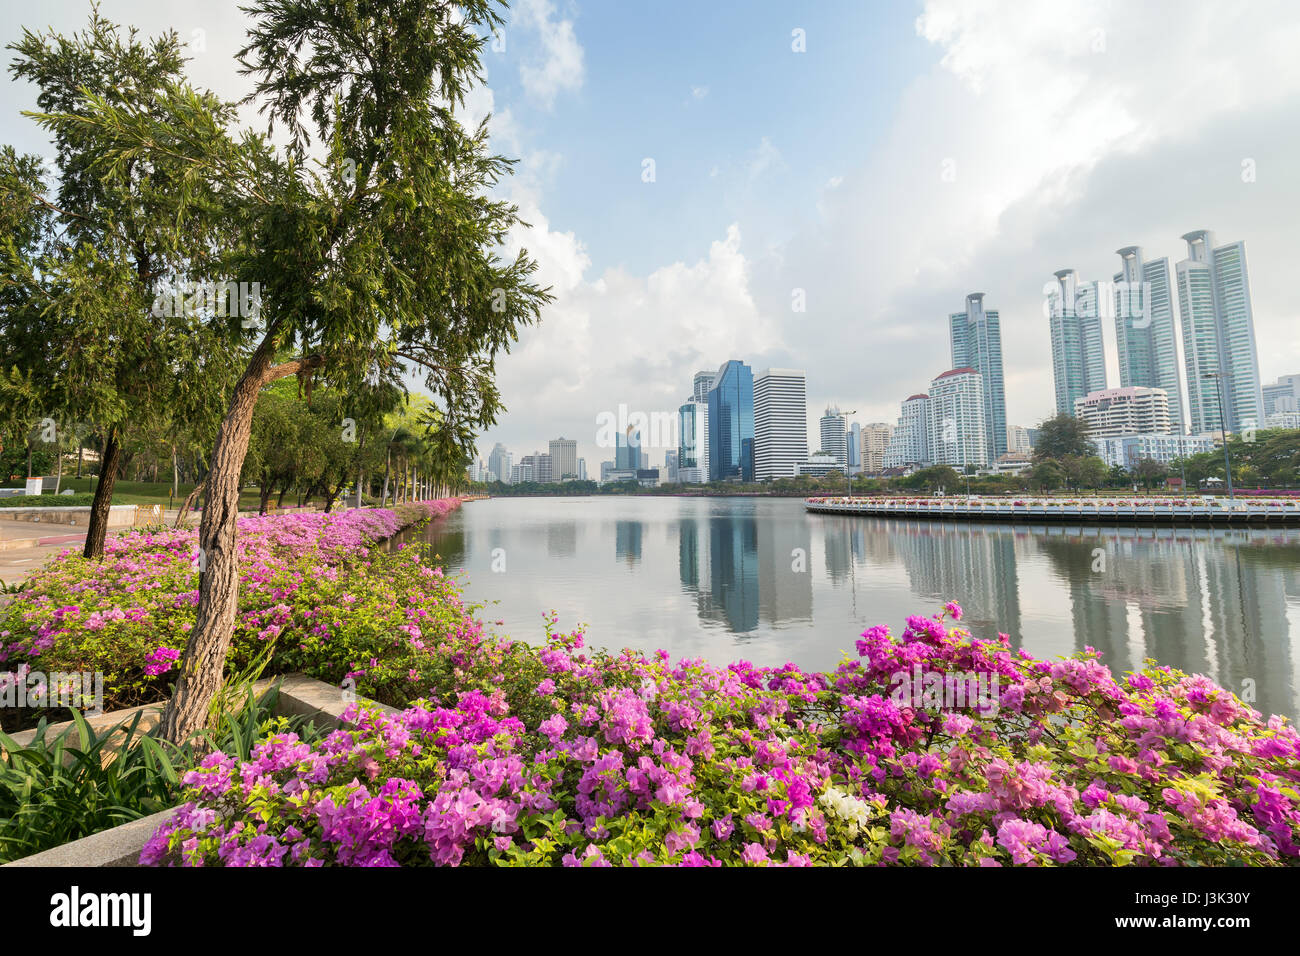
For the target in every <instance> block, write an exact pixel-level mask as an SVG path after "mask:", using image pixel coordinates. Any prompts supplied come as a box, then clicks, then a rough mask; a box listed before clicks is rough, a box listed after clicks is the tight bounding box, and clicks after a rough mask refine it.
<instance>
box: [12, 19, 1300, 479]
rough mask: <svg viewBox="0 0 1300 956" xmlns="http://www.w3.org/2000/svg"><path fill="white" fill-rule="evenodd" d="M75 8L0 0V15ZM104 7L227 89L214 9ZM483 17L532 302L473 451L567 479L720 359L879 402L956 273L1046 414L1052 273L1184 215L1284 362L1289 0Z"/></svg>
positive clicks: (221, 30)
mask: <svg viewBox="0 0 1300 956" xmlns="http://www.w3.org/2000/svg"><path fill="white" fill-rule="evenodd" d="M88 9H89V4H88V3H86V2H83V0H75V2H74V0H51V2H47V3H44V4H41V5H28V6H22V5H16V4H9V5H7V6H6V8H5V9H4V11H3V12H0V37H3V40H4V42H5V43H8V42H12V40H13V39H15V38H16V37H17V36H18V33H19V27H20V25H22V24H25V25H28V26H34V27H41V26H46V25H53V26H54V27H55V28H56V29H59V30H64V31H66V30H71V29H76V28H78V27H80V26H81V25H83V24H84V22H85V19H86V14H87V11H88ZM101 9H102V12H103V13H104V15H106V16H107V17H109V18H110V19H113V20H115V21H117V22H120V23H130V24H135V25H137V26H139V27H140V28H141V29H142V30H143V31H144V32H146V33H157V32H159V31H160V30H163V29H166V28H175V29H176V30H177V31H178V32H179V33H180V34H181V36H182V38H188V39H191V42H192V43H193V46H194V48H193V51H192V52H193V60H192V62H191V64H190V75H191V77H192V80H193V82H194V83H195V84H196V85H199V86H204V87H208V88H211V89H213V90H215V91H217V92H218V93H220V94H221V95H223V96H226V97H227V98H231V99H234V98H238V97H239V96H241V95H242V94H243V93H244V92H246V86H245V81H244V80H243V79H242V78H240V77H239V76H238V75H237V74H236V71H235V65H234V63H233V59H232V56H233V53H234V51H235V50H236V49H237V48H238V47H239V45H240V44H241V41H242V38H243V34H244V30H245V29H246V26H247V24H246V22H245V20H244V16H243V14H241V13H240V12H239V10H238V4H237V3H235V2H228V0H221V2H206V3H200V2H196V0H191V2H184V0H103V3H102V4H101ZM508 16H509V20H508V23H507V25H506V28H505V31H504V39H505V45H504V50H501V51H497V50H493V49H491V48H489V49H487V50H486V51H485V66H486V69H487V73H488V81H487V84H486V85H485V86H482V87H480V88H478V89H476V90H474V91H473V93H472V94H471V96H470V98H469V100H468V102H467V103H466V106H465V115H466V118H467V119H469V120H475V119H477V118H479V117H482V116H484V115H487V114H488V113H491V114H492V116H493V119H492V122H491V132H492V139H493V145H494V147H495V148H496V149H498V150H499V151H500V152H502V153H504V154H506V155H510V156H516V157H519V158H520V160H521V162H520V164H519V167H518V171H517V174H516V175H515V176H514V177H512V178H511V179H510V180H508V181H507V182H506V183H504V184H503V185H502V186H501V191H502V193H503V194H504V195H506V196H508V197H510V198H511V199H512V200H513V201H515V202H516V203H518V205H519V206H520V209H521V210H522V212H523V215H524V218H525V219H527V220H528V221H529V222H530V223H531V228H529V229H527V230H522V229H521V230H518V231H517V232H516V233H515V234H514V235H512V237H511V240H510V244H509V245H510V250H513V249H515V248H518V247H526V248H527V249H528V250H529V253H530V254H532V255H533V256H535V257H536V258H537V259H538V261H539V262H540V265H541V269H540V273H539V279H540V281H541V282H543V283H544V284H546V285H549V286H551V287H552V289H553V291H554V294H555V296H556V299H555V302H554V304H553V305H552V306H550V307H549V308H548V309H547V310H546V312H545V314H544V316H543V319H542V322H541V323H540V325H538V326H536V327H534V328H530V329H527V330H525V331H524V332H523V334H522V335H521V339H520V342H519V343H518V344H517V346H516V347H515V348H514V349H513V350H512V352H511V353H510V354H509V355H506V356H503V357H502V358H501V359H500V361H499V363H498V371H499V381H500V384H501V388H502V392H503V397H504V399H505V402H506V405H507V408H508V412H507V413H506V414H505V415H504V416H503V417H502V419H501V421H500V422H499V423H498V425H497V426H495V427H494V428H492V429H490V430H489V431H488V433H487V434H485V435H484V436H483V437H482V440H481V442H480V446H479V448H480V453H481V454H482V456H483V457H485V458H486V456H487V454H488V452H489V451H490V450H491V448H492V445H493V443H494V442H496V441H501V442H502V443H504V444H505V445H506V446H507V447H508V448H510V449H511V450H512V451H513V452H514V453H515V455H516V458H518V457H519V456H522V455H524V454H528V453H530V452H532V451H535V450H545V448H546V442H547V440H548V439H550V438H555V437H559V436H560V435H564V436H566V437H571V438H576V439H577V440H578V441H579V453H580V454H581V455H583V456H584V457H586V458H587V460H588V465H589V468H590V470H591V471H593V472H595V471H596V470H597V468H598V463H599V461H600V460H601V459H602V458H609V457H612V455H611V452H610V450H609V449H602V448H599V447H597V445H596V432H597V420H598V416H600V415H601V414H602V413H609V412H616V411H617V409H618V406H619V405H620V404H624V405H626V406H627V407H628V408H629V409H630V410H639V411H643V412H646V413H654V412H664V411H670V410H673V409H675V408H676V407H677V405H678V404H680V402H681V401H682V399H683V398H684V397H685V395H686V394H687V392H688V391H689V389H690V383H691V376H692V374H693V373H694V372H695V371H696V370H697V369H716V368H717V367H718V366H719V365H720V364H722V363H723V362H724V361H726V360H728V359H731V358H740V359H743V360H745V361H747V362H749V363H750V364H751V365H752V366H753V368H754V369H755V371H756V372H757V371H761V370H762V369H763V368H766V367H768V366H777V367H793V368H802V369H805V370H806V371H807V374H808V412H809V424H810V433H812V434H815V425H816V419H817V417H818V416H820V414H821V412H822V410H823V409H824V408H825V406H826V405H827V404H829V403H832V402H834V403H839V404H840V405H842V407H844V408H851V409H857V411H858V415H857V420H859V421H862V422H871V421H886V422H891V423H892V422H893V421H894V420H895V418H896V416H897V414H898V405H899V403H900V402H901V400H902V399H904V398H906V397H907V396H908V395H911V394H914V393H916V392H919V391H924V390H925V389H926V387H927V386H928V383H929V382H930V380H931V379H933V378H934V377H935V376H936V375H938V374H939V373H940V372H942V371H944V370H946V369H947V368H948V367H949V364H950V362H949V344H948V339H947V327H948V323H947V316H948V314H949V313H950V312H953V311H958V310H960V309H961V308H962V306H963V302H964V297H965V295H966V294H967V293H968V292H972V291H982V292H984V293H985V294H986V295H985V305H986V307H987V308H990V309H997V310H999V311H1000V313H1001V316H1002V325H1003V342H1004V365H1005V377H1006V393H1007V420H1008V422H1010V423H1014V424H1026V425H1032V424H1035V423H1037V422H1038V421H1040V420H1041V419H1042V418H1044V417H1046V416H1047V415H1050V414H1051V413H1052V411H1053V387H1052V373H1051V364H1050V338H1049V331H1048V326H1047V322H1046V320H1045V316H1044V312H1043V306H1044V294H1043V288H1044V285H1045V283H1047V282H1048V281H1049V280H1051V278H1052V273H1054V272H1055V271H1056V270H1058V269H1062V268H1073V269H1076V270H1077V271H1078V273H1079V275H1080V277H1081V279H1084V280H1089V279H1109V278H1110V277H1111V275H1112V274H1113V273H1114V272H1115V270H1116V269H1117V268H1118V265H1119V259H1118V257H1117V256H1116V255H1115V250H1117V249H1119V248H1120V247H1122V246H1128V245H1140V246H1142V247H1143V248H1144V250H1145V253H1146V255H1147V256H1148V257H1152V258H1153V257H1159V256H1168V257H1169V259H1170V261H1171V263H1176V262H1177V261H1178V260H1180V259H1182V258H1184V257H1185V255H1186V251H1185V245H1184V244H1183V243H1182V242H1181V241H1180V238H1179V237H1180V236H1181V235H1182V234H1184V233H1186V232H1189V231H1191V230H1194V229H1211V230H1214V231H1215V232H1216V234H1217V236H1218V237H1219V239H1220V240H1221V241H1223V242H1227V241H1235V240H1238V239H1240V240H1244V241H1245V242H1246V247H1247V255H1248V261H1249V269H1250V274H1251V282H1252V293H1253V300H1254V302H1253V304H1254V310H1255V318H1256V332H1257V338H1258V341H1259V359H1260V368H1261V373H1262V377H1263V379H1264V380H1265V381H1271V380H1272V379H1274V378H1276V377H1277V376H1278V375H1280V374H1289V373H1295V372H1300V304H1297V297H1296V295H1295V292H1294V279H1293V278H1292V277H1293V275H1294V273H1295V265H1294V264H1295V262H1296V261H1297V259H1300V233H1298V232H1297V230H1296V229H1295V225H1294V215H1295V210H1296V209H1298V208H1300V172H1298V171H1297V167H1296V164H1295V159H1294V157H1295V156H1296V155H1300V123H1297V122H1296V117H1297V116H1300V58H1298V57H1296V56H1295V50H1296V49H1300V5H1297V4H1295V3H1294V2H1293V0H1253V2H1252V3H1249V4H1222V3H1217V4H1216V3H1196V4H1189V3H1187V2H1186V0H1149V2H1144V3H1141V4H1133V3H1128V2H1121V0H1054V2H1052V3H1049V4H1044V3H1031V2H1024V0H917V2H888V3H865V2H856V3H855V2H847V0H844V2H819V3H816V4H809V3H803V4H795V3H784V4H783V3H776V2H749V0H712V2H709V3H698V2H674V0H666V2H656V3H653V4H642V3H632V2H613V0H600V2H596V0H516V2H515V3H514V4H513V5H512V9H511V10H510V13H509V15H508ZM796 29H799V30H802V31H803V35H804V38H805V45H806V49H805V51H804V52H798V53H797V52H795V51H794V50H793V49H792V39H793V38H792V31H794V30H796ZM31 106H32V91H31V90H30V88H28V87H26V86H25V85H24V84H14V83H6V84H4V85H3V86H2V87H0V136H3V138H4V141H5V142H9V143H13V144H15V145H17V146H18V147H19V148H22V149H28V150H33V149H45V148H46V147H45V144H44V143H43V140H42V137H41V135H40V134H39V131H37V130H36V129H35V127H34V125H33V124H32V123H31V122H30V121H28V120H26V119H24V118H22V117H20V116H19V115H18V112H19V110H21V109H24V108H30V107H31ZM250 120H251V115H250ZM647 158H650V159H653V160H654V163H655V177H654V181H653V182H650V183H647V182H644V181H643V180H642V169H643V166H642V163H643V161H644V160H645V159H647ZM1246 165H1249V167H1250V170H1251V175H1250V176H1249V177H1247V176H1244V175H1243V168H1244V167H1245V166H1246ZM510 250H507V251H510ZM798 300H801V301H803V302H805V303H806V308H805V309H804V310H803V311H799V310H797V309H796V308H795V302H796V301H798ZM1106 337H1107V344H1108V346H1109V347H1110V348H1111V361H1110V364H1111V367H1112V382H1111V384H1112V385H1117V384H1118V376H1117V371H1116V363H1115V360H1114V353H1113V345H1114V336H1113V331H1112V330H1111V329H1110V328H1109V325H1108V327H1107V328H1106ZM814 443H815V439H814ZM662 453H663V449H654V458H655V461H656V462H661V461H662Z"/></svg>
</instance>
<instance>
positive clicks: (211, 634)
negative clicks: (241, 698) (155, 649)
mask: <svg viewBox="0 0 1300 956" xmlns="http://www.w3.org/2000/svg"><path fill="white" fill-rule="evenodd" d="M270 340H271V333H270V331H268V333H267V336H266V338H264V339H263V340H262V344H261V345H260V346H258V349H257V351H256V352H255V353H254V354H253V357H252V359H251V360H250V361H249V363H248V368H247V369H246V370H245V372H244V374H243V376H241V377H240V379H239V383H238V384H237V385H236V386H235V391H234V394H233V395H232V396H231V400H230V409H229V411H227V412H226V417H225V418H224V419H223V420H222V422H221V427H220V428H219V429H218V430H217V441H216V444H215V445H214V446H213V449H212V468H211V469H210V470H209V471H208V476H207V479H206V481H207V503H206V504H205V506H204V508H203V519H202V521H200V523H199V549H200V550H199V554H200V566H201V567H202V568H203V570H202V572H201V573H200V575H199V606H198V611H197V615H196V619H195V622H194V629H193V630H192V631H191V632H190V639H189V641H188V642H187V643H186V645H185V654H184V656H183V657H182V658H181V666H180V672H179V676H178V678H177V681H176V690H175V692H174V693H173V694H172V698H171V700H169V701H168V702H167V706H166V708H165V709H164V710H163V715H162V722H161V724H160V726H159V729H160V731H161V736H162V737H163V738H165V739H167V740H170V741H171V742H172V743H175V744H180V743H182V742H183V741H185V740H186V739H187V738H189V737H190V736H191V735H192V734H193V733H194V732H195V731H197V730H199V729H201V728H202V727H204V726H205V725H206V723H207V720H208V710H209V708H210V707H211V706H212V700H213V698H214V697H215V696H216V695H217V692H218V691H219V690H220V689H221V681H222V677H223V676H224V672H225V666H226V653H227V652H228V651H229V649H230V641H231V639H232V638H233V637H234V635H235V613H236V611H237V610H238V607H239V560H238V554H237V552H236V550H235V544H236V541H235V538H236V532H237V520H238V518H239V491H240V485H239V476H240V474H241V473H242V472H243V470H244V459H245V457H247V455H248V441H249V437H250V436H251V435H252V431H253V410H254V409H255V408H256V407H257V395H258V392H260V391H261V390H262V387H263V386H264V385H266V384H268V383H270V382H273V381H275V380H276V379H278V378H284V377H285V376H287V375H293V374H295V373H296V372H301V371H304V370H307V369H312V368H319V367H320V366H321V364H322V360H321V359H320V358H319V357H317V356H313V357H310V358H302V359H298V360H296V361H292V362H286V363H284V364H281V365H276V366H272V365H271V361H270V358H269V355H268V352H269V350H270V347H271V346H270Z"/></svg>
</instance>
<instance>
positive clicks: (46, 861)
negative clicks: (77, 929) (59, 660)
mask: <svg viewBox="0 0 1300 956" xmlns="http://www.w3.org/2000/svg"><path fill="white" fill-rule="evenodd" d="M277 680H279V681H280V696H279V699H278V700H277V701H276V707H275V712H276V714H277V715H279V716H285V717H288V716H302V717H307V718H310V719H311V720H313V721H315V723H316V725H317V726H318V727H326V728H330V727H339V726H341V718H342V716H343V711H344V710H346V709H347V707H348V703H347V702H346V701H345V700H344V699H343V692H342V691H341V690H340V689H339V688H337V687H334V686H333V685H331V684H326V683H324V682H323V681H318V680H314V679H313V678H310V677H307V676H305V675H303V674H287V675H285V676H284V677H282V678H274V677H273V678H267V679H265V680H261V681H258V683H257V684H255V685H254V688H255V689H256V690H257V692H258V693H259V694H260V693H261V692H262V691H264V690H266V689H267V688H268V687H270V686H271V685H272V684H273V683H274V682H275V681H277ZM358 700H360V701H361V702H363V703H370V704H372V705H373V706H375V707H378V708H379V709H380V710H382V711H385V712H386V713H396V712H397V711H396V708H393V707H389V706H387V705H385V704H376V703H374V702H373V701H367V700H366V699H365V698H358ZM162 708H163V705H162V704H146V705H145V706H143V707H132V708H129V709H127V710H117V711H113V712H112V713H108V714H102V715H100V716H99V717H94V718H91V719H90V720H89V721H88V722H89V723H90V724H91V726H92V727H93V728H94V729H95V730H97V731H98V730H99V729H101V728H106V727H111V726H113V725H114V724H117V723H121V722H122V721H123V720H129V719H131V717H132V716H133V715H134V714H135V712H136V711H144V712H145V716H144V717H143V718H141V722H140V728H142V729H143V728H152V727H156V726H157V725H158V719H159V717H160V716H161V714H162ZM67 726H68V724H66V723H64V724H56V725H52V726H50V727H48V728H46V734H47V735H48V734H51V733H57V732H58V731H59V730H60V729H62V728H65V727H67ZM35 734H36V732H35V731H34V730H29V731H26V732H25V733H22V734H14V735H13V737H14V740H15V741H16V742H18V743H22V744H26V743H29V742H30V741H31V740H33V739H34V738H35ZM171 812H172V811H171V810H163V811H162V812H160V813H155V814H153V815H152V816H148V817H142V818H141V819H139V820H132V821H131V822H130V823H124V824H122V825H121V826H119V827H113V828H112V829H111V830H101V831H100V832H99V833H94V834H91V835H90V836H88V837H82V838H81V839H80V840H74V841H73V842H71V843H65V844H64V845H63V846H58V847H54V848H53V849H51V850H44V851H42V852H40V853H36V854H33V855H32V856H27V857H23V858H22V859H20V860H14V861H12V862H10V863H6V864H5V866H7V867H8V866H15V867H21V866H95V867H100V866H135V865H136V861H137V860H138V859H139V858H140V851H141V849H143V848H144V845H145V843H146V842H147V841H148V840H149V837H151V836H152V835H153V833H154V831H155V830H157V829H158V827H159V826H161V825H162V824H163V822H165V821H166V819H167V817H168V815H169V814H171Z"/></svg>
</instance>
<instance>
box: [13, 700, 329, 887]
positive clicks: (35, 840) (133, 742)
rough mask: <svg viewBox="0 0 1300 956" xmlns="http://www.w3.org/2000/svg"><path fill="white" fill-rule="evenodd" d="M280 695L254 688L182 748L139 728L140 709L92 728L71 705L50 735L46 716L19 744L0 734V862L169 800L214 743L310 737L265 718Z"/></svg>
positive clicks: (303, 726)
mask: <svg viewBox="0 0 1300 956" xmlns="http://www.w3.org/2000/svg"><path fill="white" fill-rule="evenodd" d="M278 693H279V692H278V689H277V688H275V687H272V688H271V689H270V690H268V691H267V692H266V693H264V694H263V695H262V696H261V697H256V698H255V697H254V696H253V694H252V692H251V690H250V691H249V692H248V694H247V698H246V700H245V702H244V706H243V707H242V708H236V709H235V711H234V712H233V713H230V714H226V715H223V716H222V717H221V719H220V720H219V721H218V723H217V726H216V729H215V730H214V731H210V732H209V731H204V732H202V735H201V736H202V740H201V741H200V740H199V739H198V737H197V736H196V739H195V740H193V741H191V742H189V743H187V744H185V745H184V746H183V747H176V746H175V745H173V744H170V743H168V742H167V741H160V740H155V739H154V738H153V737H150V736H148V735H146V734H142V733H139V732H138V730H139V724H140V718H141V714H140V713H136V714H135V716H133V717H132V718H131V719H130V720H128V721H123V722H122V723H119V724H116V725H114V726H113V727H110V728H108V729H105V730H102V731H101V732H99V733H96V732H95V731H94V730H92V729H91V727H90V726H89V725H88V724H87V723H86V722H85V719H84V718H83V717H82V716H81V715H80V714H79V713H76V712H74V714H73V723H72V725H70V726H69V727H68V728H67V729H65V730H63V731H62V732H60V733H58V734H56V735H54V736H52V737H51V738H50V739H48V740H47V739H45V733H44V731H45V726H44V722H42V723H41V726H40V727H39V728H38V730H37V733H36V739H35V741H34V742H33V743H31V744H29V745H28V746H25V747H23V746H19V745H18V744H17V743H15V742H14V740H13V739H12V738H10V737H7V736H5V735H4V734H0V747H2V748H3V750H4V754H3V757H0V863H3V862H7V861H9V860H16V859H19V858H20V857H24V856H29V855H31V854H33V853H39V852H41V851H42V850H48V849H50V848H52V847H56V846H60V845H62V844H64V843H68V842H70V841H72V840H78V839H80V838H81V837H84V836H89V835H90V834H92V833H98V832H99V831H101V830H106V829H108V828H110V827H115V826H120V825H121V824H123V823H129V822H131V821H132V820H138V819H139V818H141V817H144V816H148V815H149V814H151V813H157V812H158V811H160V810H166V809H167V808H168V807H173V806H175V805H176V803H177V800H178V799H179V796H180V793H181V791H182V789H183V787H182V785H181V779H180V776H181V774H184V773H185V772H186V771H187V770H189V769H191V768H193V767H194V766H195V765H196V763H197V759H196V754H203V753H207V752H209V750H210V749H211V748H212V747H217V748H219V749H220V750H221V751H223V752H226V753H230V754H233V755H236V756H237V757H238V759H241V760H249V759H251V757H252V752H253V747H254V745H255V744H256V742H257V741H259V740H262V739H264V738H265V737H267V736H268V735H273V734H282V733H293V734H294V735H295V736H296V737H299V738H301V739H303V740H315V739H316V738H317V737H318V732H317V730H316V726H315V724H313V723H311V722H310V721H307V720H305V719H304V718H302V717H293V718H284V717H273V716H271V712H272V710H273V709H274V707H275V703H276V699H277V697H278Z"/></svg>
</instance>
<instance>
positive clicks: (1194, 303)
mask: <svg viewBox="0 0 1300 956" xmlns="http://www.w3.org/2000/svg"><path fill="white" fill-rule="evenodd" d="M1183 239H1184V240H1185V241H1186V242H1187V258H1186V259H1184V260H1183V261H1182V262H1180V263H1178V307H1179V311H1180V312H1181V318H1182V325H1183V361H1184V362H1185V364H1186V366H1187V400H1188V401H1187V404H1188V417H1189V418H1190V420H1191V428H1192V433H1193V434H1205V433H1208V432H1215V431H1219V430H1220V429H1222V428H1224V427H1225V425H1226V429H1227V431H1230V432H1240V431H1242V430H1243V429H1246V428H1249V427H1251V426H1255V427H1259V425H1260V424H1261V423H1262V421H1263V418H1264V399H1263V394H1262V391H1261V388H1260V378H1259V356H1258V353H1257V351H1256V348H1255V316H1254V313H1253V312H1252V310H1251V305H1250V276H1249V275H1248V273H1247V271H1246V244H1245V243H1244V242H1231V243H1228V244H1227V245H1224V246H1219V247H1217V248H1216V247H1215V245H1214V233H1212V232H1209V231H1208V230H1204V229H1201V230H1197V231H1195V232H1189V233H1187V234H1186V235H1184V236H1183ZM1220 402H1222V406H1223V407H1222V409H1220V407H1219V406H1220Z"/></svg>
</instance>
